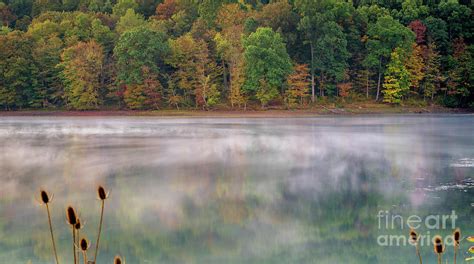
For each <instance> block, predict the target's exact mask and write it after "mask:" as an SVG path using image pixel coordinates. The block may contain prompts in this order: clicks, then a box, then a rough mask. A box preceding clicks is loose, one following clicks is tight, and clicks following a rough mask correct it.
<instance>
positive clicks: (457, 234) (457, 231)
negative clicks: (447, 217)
mask: <svg viewBox="0 0 474 264" xmlns="http://www.w3.org/2000/svg"><path fill="white" fill-rule="evenodd" d="M453 239H454V243H455V245H456V246H459V242H460V241H461V229H459V228H456V229H454V232H453Z"/></svg>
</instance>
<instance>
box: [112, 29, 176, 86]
mask: <svg viewBox="0 0 474 264" xmlns="http://www.w3.org/2000/svg"><path fill="white" fill-rule="evenodd" d="M168 52H169V47H168V43H167V42H166V36H165V34H163V33H161V32H157V31H154V30H151V29H149V28H147V27H145V26H143V27H139V28H135V29H132V30H130V31H126V32H124V33H123V34H122V35H121V36H120V38H119V40H118V42H117V45H116V46H115V48H114V55H115V57H116V60H117V79H118V83H119V84H140V83H142V82H143V76H142V74H141V70H142V68H143V67H144V66H146V67H148V68H149V69H150V72H153V73H157V72H158V63H159V62H160V61H162V60H163V58H164V56H165V55H166V54H168Z"/></svg>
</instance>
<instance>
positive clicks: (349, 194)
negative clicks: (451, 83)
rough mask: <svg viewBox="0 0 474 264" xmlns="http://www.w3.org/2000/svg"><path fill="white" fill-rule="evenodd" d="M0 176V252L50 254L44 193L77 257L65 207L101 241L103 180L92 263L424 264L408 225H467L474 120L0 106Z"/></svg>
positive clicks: (64, 255)
mask: <svg viewBox="0 0 474 264" xmlns="http://www.w3.org/2000/svg"><path fill="white" fill-rule="evenodd" d="M0 184H1V185H0V263H10V264H11V263H53V258H52V249H51V241H50V237H49V229H48V225H47V216H46V210H45V208H44V207H43V206H40V205H38V203H37V202H36V201H35V198H34V197H35V195H36V196H38V193H39V189H40V188H45V189H46V190H48V191H50V192H52V193H54V200H53V203H52V204H51V210H52V217H53V224H54V232H55V235H56V239H57V244H58V251H59V255H60V260H62V261H61V263H71V262H72V258H71V256H72V253H71V251H72V246H71V245H72V244H71V243H72V242H71V240H72V239H71V234H70V230H69V229H68V226H67V225H66V222H65V213H64V211H65V210H64V209H65V207H66V206H67V205H69V204H71V205H73V206H75V207H77V208H78V210H79V212H80V216H81V218H82V219H83V221H86V224H85V227H84V229H83V230H82V231H81V233H82V234H85V235H86V237H87V238H89V239H90V240H92V241H95V239H96V232H97V227H98V221H99V212H100V202H99V201H98V200H97V198H96V194H95V188H96V186H97V184H104V185H105V186H106V187H107V188H108V189H110V190H111V193H110V198H109V199H108V200H107V201H106V203H105V219H104V228H103V236H102V237H101V249H100V253H99V257H98V263H112V259H113V257H114V255H116V254H121V255H123V256H125V257H126V260H127V262H128V263H132V264H133V263H206V264H210V263H216V264H217V263H219V264H226V263H272V264H275V263H297V264H298V263H417V257H416V255H415V248H414V247H413V246H411V245H408V244H407V245H403V243H402V242H399V243H400V244H399V245H396V243H395V241H388V240H389V238H390V237H395V236H400V235H402V236H405V237H406V236H407V234H408V229H407V226H406V223H404V224H403V225H401V224H400V220H404V222H406V220H407V219H408V218H409V217H410V216H415V217H420V219H422V221H423V223H422V224H420V228H419V229H418V230H419V232H420V233H421V234H424V235H427V236H431V237H432V236H434V235H436V234H440V235H442V236H443V237H449V235H450V234H451V232H452V226H451V224H452V223H451V222H452V221H451V220H452V219H453V218H449V220H448V221H447V223H446V226H444V227H443V226H442V225H441V223H440V225H439V226H434V225H435V224H436V220H435V219H436V216H439V215H449V214H452V211H455V215H456V217H457V219H455V225H456V226H457V227H460V228H461V229H462V232H463V236H464V235H474V225H473V224H474V115H440V116H437V115H408V116H364V117H320V118H292V119H283V118H282V119H280V118H269V119H265V118H257V119H252V118H249V119H246V118H242V119H241V118H230V119H226V118H191V119H185V118H154V117H0ZM396 215H399V216H398V217H396ZM430 215H432V216H433V217H431V218H430ZM394 216H395V217H394ZM427 218H429V219H430V220H429V221H428V224H427V221H426V220H427ZM412 219H413V218H412ZM433 219H434V220H433ZM392 220H394V224H393V225H392ZM440 222H442V221H440ZM402 227H403V229H402ZM386 238H387V239H386ZM428 240H429V239H427V241H428ZM387 241H388V242H387ZM468 246H469V245H468V244H467V242H466V241H463V243H462V246H461V252H462V253H461V254H464V255H465V256H466V253H465V252H466V251H467V248H468ZM421 251H422V255H423V258H424V260H425V262H428V261H431V262H435V261H436V260H435V259H436V256H435V255H434V254H433V252H432V247H431V245H424V246H422V247H421ZM93 252H94V245H93V246H92V247H91V249H90V253H89V255H90V256H93ZM452 252H453V249H452V247H450V246H448V247H447V254H446V255H445V257H446V258H448V259H449V261H450V263H452V259H451V258H452V255H453V254H452ZM443 263H444V262H443Z"/></svg>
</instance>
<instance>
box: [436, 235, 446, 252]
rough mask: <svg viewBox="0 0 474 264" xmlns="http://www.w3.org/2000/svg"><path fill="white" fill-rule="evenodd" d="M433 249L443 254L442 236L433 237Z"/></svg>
mask: <svg viewBox="0 0 474 264" xmlns="http://www.w3.org/2000/svg"><path fill="white" fill-rule="evenodd" d="M433 250H434V252H435V253H436V254H442V253H443V252H444V245H443V239H442V238H441V236H435V237H434V238H433Z"/></svg>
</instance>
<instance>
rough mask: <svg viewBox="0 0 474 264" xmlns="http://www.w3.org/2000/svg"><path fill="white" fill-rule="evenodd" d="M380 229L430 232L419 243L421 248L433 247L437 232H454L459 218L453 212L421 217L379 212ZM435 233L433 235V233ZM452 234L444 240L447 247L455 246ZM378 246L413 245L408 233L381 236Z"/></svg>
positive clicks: (420, 237)
mask: <svg viewBox="0 0 474 264" xmlns="http://www.w3.org/2000/svg"><path fill="white" fill-rule="evenodd" d="M377 219H378V229H379V230H381V231H386V232H389V231H390V230H392V231H395V230H401V231H406V230H410V229H415V230H428V231H426V232H425V234H423V235H420V236H419V239H418V243H419V245H420V246H425V245H432V243H433V237H434V235H435V233H436V232H438V231H440V230H454V229H455V228H456V220H457V219H458V216H457V215H456V211H452V212H451V214H448V215H428V216H425V217H421V216H419V215H410V216H408V217H403V216H401V215H398V214H391V213H390V212H389V211H379V212H378V214H377ZM431 231H433V234H432V233H431ZM449 233H450V234H449V235H447V236H446V237H444V238H443V242H444V244H445V245H446V246H450V245H451V246H452V245H454V243H455V242H454V239H453V236H452V235H451V232H449ZM377 244H378V245H379V246H406V245H407V244H410V245H413V242H412V241H411V240H410V237H409V233H408V231H406V232H403V234H398V235H394V234H380V235H379V236H378V237H377Z"/></svg>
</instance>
